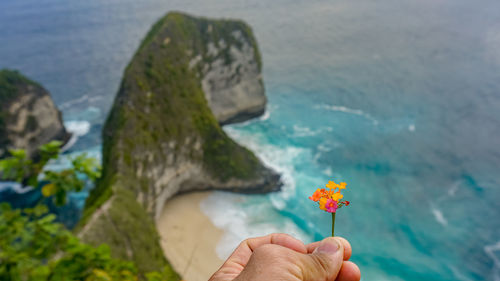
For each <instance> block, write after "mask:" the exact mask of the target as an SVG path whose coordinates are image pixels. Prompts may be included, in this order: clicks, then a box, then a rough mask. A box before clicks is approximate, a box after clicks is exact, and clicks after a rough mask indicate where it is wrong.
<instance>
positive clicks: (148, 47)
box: [77, 12, 280, 273]
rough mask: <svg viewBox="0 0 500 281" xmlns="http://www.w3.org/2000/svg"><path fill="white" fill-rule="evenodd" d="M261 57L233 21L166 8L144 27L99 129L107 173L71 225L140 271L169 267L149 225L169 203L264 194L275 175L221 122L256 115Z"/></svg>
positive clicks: (247, 32)
mask: <svg viewBox="0 0 500 281" xmlns="http://www.w3.org/2000/svg"><path fill="white" fill-rule="evenodd" d="M261 64H262V63H261V58H260V54H259V50H258V47H257V43H256V40H255V38H254V36H253V34H252V31H251V29H250V28H249V26H248V25H246V24H245V23H244V22H242V21H238V20H211V19H206V18H197V17H192V16H189V15H186V14H182V13H177V12H172V13H169V14H167V15H166V16H165V17H163V18H162V19H160V20H159V21H158V22H157V23H156V24H155V25H154V26H153V27H152V29H151V30H150V31H149V33H148V34H147V36H146V37H145V39H144V40H143V42H142V43H141V45H140V46H139V49H138V50H137V52H136V53H135V55H134V57H133V58H132V60H131V62H130V64H129V65H128V66H127V68H126V69H125V72H124V74H123V79H122V82H121V86H120V89H119V91H118V93H117V95H116V98H115V102H114V104H113V107H112V109H111V111H110V114H109V116H108V119H107V120H106V123H105V126H104V128H103V132H102V136H103V168H104V169H103V176H102V178H101V179H100V180H99V182H98V183H97V186H96V188H95V189H94V190H93V191H92V192H91V194H90V196H89V198H88V199H87V202H86V206H85V210H84V216H83V219H82V222H81V223H80V226H79V228H78V229H77V231H78V232H79V236H80V237H81V238H83V239H84V240H85V241H87V242H89V243H92V244H100V243H103V242H105V243H107V244H109V245H110V247H111V250H112V252H113V254H114V255H115V256H116V257H120V258H125V259H129V260H132V261H134V262H135V263H136V264H137V266H138V268H139V270H140V272H141V273H144V272H148V271H151V270H159V269H161V268H163V267H164V266H167V267H168V262H167V261H166V259H165V257H164V255H163V252H162V250H161V247H160V246H159V237H158V234H157V231H156V228H155V221H156V220H157V219H158V217H159V216H160V214H161V212H162V209H163V206H164V204H165V202H166V201H167V200H168V199H169V198H171V197H172V196H174V195H175V194H179V193H184V192H189V191H195V190H227V191H235V192H246V193H262V192H269V191H275V190H278V189H279V187H280V176H279V175H278V174H276V173H275V172H274V171H272V170H270V169H268V168H267V167H265V166H264V165H263V164H262V163H261V162H260V161H259V159H258V158H257V157H255V155H254V154H253V153H252V152H251V151H249V150H248V149H246V148H244V147H242V146H240V145H238V144H237V143H235V142H234V141H233V140H232V139H231V138H229V137H228V136H227V135H226V134H225V133H224V131H223V130H222V129H221V127H220V125H221V124H228V123H234V122H241V121H245V120H248V119H249V118H253V117H256V116H258V115H260V114H262V113H263V112H264V110H265V105H266V97H265V94H264V85H263V82H262V77H261V67H262V66H261Z"/></svg>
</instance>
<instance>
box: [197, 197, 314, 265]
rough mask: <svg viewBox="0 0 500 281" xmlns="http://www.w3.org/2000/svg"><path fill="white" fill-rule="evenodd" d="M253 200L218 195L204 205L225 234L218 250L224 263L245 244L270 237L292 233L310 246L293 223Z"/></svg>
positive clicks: (266, 205)
mask: <svg viewBox="0 0 500 281" xmlns="http://www.w3.org/2000/svg"><path fill="white" fill-rule="evenodd" d="M249 197H251V196H245V195H240V194H232V193H225V192H214V193H212V194H211V195H210V196H208V197H207V198H206V199H204V200H203V201H202V202H201V203H200V208H201V210H203V213H204V214H205V215H206V216H207V217H209V218H210V220H211V221H212V223H213V224H214V225H215V226H216V227H217V228H219V229H221V230H223V231H224V234H223V235H222V237H221V239H220V240H219V242H218V244H217V246H216V253H217V256H218V257H219V258H220V259H222V260H225V259H227V257H229V255H230V254H231V253H232V251H233V250H234V249H235V248H236V247H237V246H238V244H239V243H240V242H241V241H243V240H245V239H247V238H249V237H257V236H264V235H267V234H269V233H277V232H281V233H288V234H290V235H293V236H294V237H297V238H298V239H301V240H302V241H306V242H309V238H308V236H307V235H306V234H305V233H304V232H303V231H302V230H300V228H299V227H298V226H297V225H295V223H294V222H293V221H292V220H291V219H289V218H286V217H282V216H279V215H277V214H276V212H273V210H270V208H269V207H270V206H269V203H268V202H267V201H266V200H264V199H263V196H260V198H258V199H261V200H258V199H257V200H258V201H257V202H255V201H256V200H253V202H248V200H249ZM273 213H274V216H276V220H275V222H272V223H271V222H270V219H269V217H270V216H273ZM278 216H279V218H278ZM263 218H265V219H263Z"/></svg>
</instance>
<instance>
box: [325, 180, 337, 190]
mask: <svg viewBox="0 0 500 281" xmlns="http://www.w3.org/2000/svg"><path fill="white" fill-rule="evenodd" d="M337 186H338V184H336V183H335V182H334V181H328V183H327V184H326V187H327V188H329V189H335V188H336V187H337Z"/></svg>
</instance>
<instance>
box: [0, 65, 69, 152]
mask: <svg viewBox="0 0 500 281" xmlns="http://www.w3.org/2000/svg"><path fill="white" fill-rule="evenodd" d="M69 137H70V134H69V133H68V132H66V129H65V128H64V125H63V122H62V117H61V112H60V111H59V110H58V109H57V108H56V106H55V105H54V102H53V101H52V98H51V97H50V94H49V93H48V92H47V90H45V89H44V88H43V87H42V86H40V85H39V84H38V83H36V82H34V81H32V80H30V79H28V78H26V77H24V76H23V75H21V74H20V73H19V72H17V71H12V70H5V69H4V70H0V157H2V156H5V154H6V152H7V150H8V149H10V148H17V149H24V150H26V152H27V153H28V155H29V156H30V157H34V156H35V154H36V152H37V149H38V147H39V146H40V145H43V144H45V143H48V142H50V141H52V140H60V141H62V142H66V141H67V140H68V139H69Z"/></svg>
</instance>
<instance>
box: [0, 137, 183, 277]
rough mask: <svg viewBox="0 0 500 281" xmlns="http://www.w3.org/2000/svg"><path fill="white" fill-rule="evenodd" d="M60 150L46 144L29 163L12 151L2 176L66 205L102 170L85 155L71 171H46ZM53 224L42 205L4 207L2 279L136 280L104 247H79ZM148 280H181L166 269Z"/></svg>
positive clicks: (0, 220)
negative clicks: (71, 197) (17, 207)
mask: <svg viewBox="0 0 500 281" xmlns="http://www.w3.org/2000/svg"><path fill="white" fill-rule="evenodd" d="M60 146H61V143H60V142H57V141H53V142H50V143H48V144H46V145H43V146H42V147H40V153H39V155H38V157H37V158H36V160H31V159H28V158H27V157H26V153H25V151H23V150H10V151H9V152H10V155H11V156H10V157H8V158H5V159H2V160H0V175H1V176H2V177H3V179H7V180H15V181H17V182H20V183H22V184H24V185H30V186H33V187H35V188H36V187H38V186H41V193H42V194H43V196H44V197H51V198H52V199H53V200H54V203H55V204H56V205H59V206H61V205H64V204H65V203H66V197H67V195H68V192H72V191H80V190H82V189H83V187H84V186H85V180H86V179H89V180H91V181H95V180H96V179H97V178H99V177H100V174H101V172H100V171H101V168H100V167H99V165H98V163H97V161H96V159H93V158H89V157H87V156H86V155H84V154H83V155H80V156H77V157H75V158H74V159H72V161H71V164H72V165H71V167H69V168H67V169H64V170H61V171H46V170H44V167H45V165H46V164H47V163H48V162H49V161H50V160H51V159H56V158H57V157H58V155H59V148H60ZM55 219H56V216H55V215H54V214H51V213H49V212H48V208H47V206H45V205H43V204H42V203H41V201H40V202H39V203H38V204H37V205H36V206H35V207H34V208H26V209H22V210H21V209H17V210H16V209H12V208H11V207H10V205H9V204H8V203H1V204H0V233H1V235H0V280H5V281H44V280H50V281H59V280H84V281H98V280H99V281H108V280H109V281H111V280H125V281H128V280H138V275H137V269H136V267H135V266H134V264H133V263H131V262H127V261H122V260H118V259H113V258H112V257H111V253H110V250H109V247H108V246H107V245H105V244H103V245H100V246H98V247H92V246H90V245H87V244H85V243H83V242H81V241H80V240H79V239H78V238H77V237H76V236H75V235H74V234H73V233H71V232H70V231H69V230H67V229H66V228H65V227H64V226H63V225H62V224H60V223H56V222H55V221H54V220H55ZM146 279H147V280H149V281H160V280H179V276H178V275H177V274H175V273H174V272H172V271H171V270H169V269H165V270H164V271H163V272H161V273H160V272H151V273H149V274H146Z"/></svg>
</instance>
